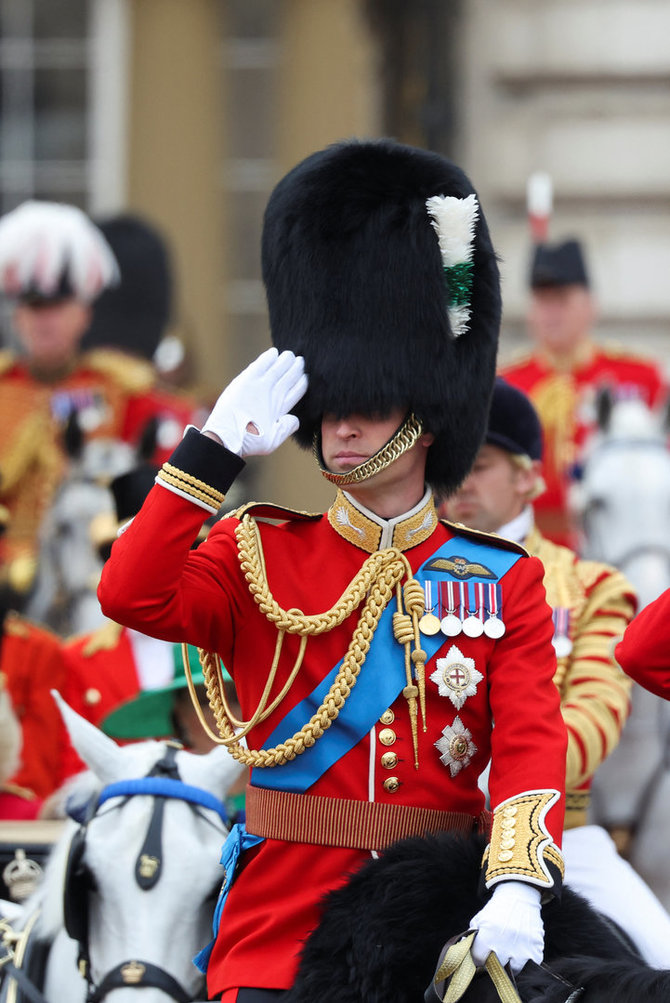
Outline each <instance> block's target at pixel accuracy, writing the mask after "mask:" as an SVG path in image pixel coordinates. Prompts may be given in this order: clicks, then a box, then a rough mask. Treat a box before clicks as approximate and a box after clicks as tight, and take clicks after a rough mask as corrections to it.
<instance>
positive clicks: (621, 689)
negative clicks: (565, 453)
mask: <svg viewBox="0 0 670 1003" xmlns="http://www.w3.org/2000/svg"><path fill="white" fill-rule="evenodd" d="M542 457H543V453H542V428H541V425H540V421H539V417H538V415H537V412H536V411H535V409H534V407H533V405H532V403H531V401H530V400H529V398H528V397H527V396H526V395H525V394H524V393H522V392H521V391H520V390H518V389H517V388H516V387H513V386H512V385H511V384H509V383H507V382H506V381H505V380H503V379H500V378H498V379H497V381H496V385H495V389H494V392H493V398H492V403H491V411H490V414H489V421H488V428H487V432H486V437H485V442H484V445H482V447H481V449H480V450H479V453H478V456H477V459H476V460H475V463H474V466H473V468H472V471H471V472H470V474H469V475H468V477H466V479H465V481H464V482H463V484H462V485H461V487H460V488H459V489H458V490H457V491H456V492H455V493H454V495H453V496H452V497H450V498H448V499H447V500H446V501H445V502H444V503H443V505H442V508H441V513H442V514H444V515H446V517H447V518H449V519H452V520H454V521H456V522H461V523H464V524H465V525H466V526H471V527H472V528H473V529H478V530H483V531H485V532H489V533H498V534H499V535H501V536H505V537H508V538H509V539H512V540H514V541H515V542H516V543H521V544H523V546H524V547H526V549H527V550H528V551H530V553H531V554H533V555H535V556H536V557H539V558H540V560H541V561H542V563H543V565H544V568H545V574H544V586H545V589H546V592H547V602H548V603H549V605H550V606H551V607H552V610H553V617H554V647H555V649H556V660H557V668H556V674H555V676H554V681H555V683H556V686H557V687H558V689H559V692H560V694H561V708H562V712H563V718H564V720H565V723H566V726H567V729H568V755H567V769H566V812H565V832H564V833H563V854H564V857H565V880H566V882H567V883H568V884H570V885H571V887H573V888H574V889H575V890H576V891H578V892H580V893H581V894H582V895H584V896H585V897H586V898H587V899H588V900H589V901H590V902H591V904H592V905H594V906H595V907H596V908H597V909H600V910H601V911H602V912H604V913H605V915H607V916H610V917H611V918H612V919H614V920H615V921H616V922H617V923H618V924H619V925H620V926H621V927H622V928H623V929H624V930H626V932H627V933H628V934H629V935H630V936H631V937H632V938H633V940H634V942H635V943H636V945H637V946H638V948H639V950H640V951H641V952H642V954H643V955H644V957H645V958H646V960H647V961H648V962H649V963H650V964H652V965H654V966H655V967H657V968H667V967H668V966H669V965H670V916H669V915H668V914H667V913H666V911H665V909H664V908H663V906H662V905H661V903H660V902H659V901H658V899H657V898H656V897H655V896H654V895H653V894H652V892H651V891H650V890H649V888H648V887H647V886H646V885H645V883H644V882H643V881H642V879H641V877H640V876H639V875H638V874H637V873H636V872H635V871H634V870H633V868H632V867H631V865H630V864H629V863H627V862H626V861H625V860H623V859H622V858H621V857H620V856H619V854H618V853H617V850H616V846H615V844H614V842H613V840H612V839H611V838H610V836H609V835H608V833H607V832H606V830H605V829H604V828H601V826H599V825H596V824H593V817H592V813H591V810H590V791H591V786H592V783H593V780H594V775H595V774H596V773H597V771H598V769H599V768H600V766H601V765H602V764H603V761H605V760H606V758H607V756H609V755H610V753H612V752H613V750H615V748H616V746H617V744H618V742H619V740H620V738H621V733H622V730H623V727H624V724H625V721H626V719H627V717H628V714H629V711H630V700H629V694H630V690H631V680H630V679H628V678H627V677H626V676H625V675H624V674H623V672H622V671H621V669H620V668H619V666H618V664H617V662H616V659H615V657H614V646H615V644H616V642H617V641H618V640H619V639H620V638H621V637H622V636H623V633H624V630H625V629H626V626H627V624H628V623H629V622H630V620H631V619H632V618H633V616H634V614H635V611H636V608H637V603H636V596H635V592H634V590H633V588H632V586H631V585H630V584H629V583H628V581H627V580H626V579H625V578H624V576H623V575H622V574H621V573H620V572H619V571H618V570H616V569H615V568H613V567H610V566H609V565H606V564H602V563H600V562H597V561H585V560H580V559H579V558H578V557H577V555H576V554H575V553H574V552H573V551H571V550H569V549H568V548H567V547H563V546H560V545H557V544H555V543H553V542H551V541H550V540H548V539H546V538H545V537H543V536H542V534H541V533H540V531H539V529H538V528H537V526H536V525H535V520H534V512H533V502H534V504H535V505H537V501H538V500H539V498H541V497H542V491H543V489H544V480H543V478H542ZM489 608H490V606H489ZM498 615H499V616H500V617H501V618H502V620H503V622H504V609H502V610H501V611H499V613H498Z"/></svg>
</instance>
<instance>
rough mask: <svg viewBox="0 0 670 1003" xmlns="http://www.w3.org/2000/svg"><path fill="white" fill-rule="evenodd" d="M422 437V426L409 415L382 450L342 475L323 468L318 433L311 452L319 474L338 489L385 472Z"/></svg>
mask: <svg viewBox="0 0 670 1003" xmlns="http://www.w3.org/2000/svg"><path fill="white" fill-rule="evenodd" d="M422 435H423V425H422V424H421V422H420V421H419V419H418V418H417V417H416V416H415V415H414V414H409V415H408V416H407V418H406V419H405V421H404V422H403V423H402V425H401V426H400V428H399V429H398V430H397V431H396V433H395V434H394V435H393V436H392V437H391V438H390V439H389V441H388V442H387V443H386V445H385V446H382V448H381V449H380V450H378V451H377V452H376V453H375V454H374V456H371V457H370V459H369V460H365V461H364V462H363V463H359V465H358V466H357V467H354V468H353V469H352V470H347V471H346V472H345V473H342V474H336V473H333V471H332V470H328V469H326V467H325V466H324V464H323V457H322V456H321V447H320V444H319V433H318V432H315V434H314V441H313V443H312V450H313V452H314V455H315V457H316V460H317V462H318V464H319V468H320V470H321V473H322V474H323V476H324V477H325V478H326V480H327V481H330V482H331V484H337V485H338V486H339V487H344V486H345V485H347V484H360V483H361V481H367V479H368V478H369V477H373V476H374V475H375V474H378V473H379V472H380V471H381V470H386V468H387V467H388V466H390V465H391V464H392V463H394V462H395V461H396V460H397V459H398V458H399V457H400V456H402V455H403V453H406V452H407V450H408V449H411V448H412V446H413V445H414V444H415V443H416V442H418V441H419V439H420V438H421V436H422Z"/></svg>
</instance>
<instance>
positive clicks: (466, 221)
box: [426, 194, 479, 338]
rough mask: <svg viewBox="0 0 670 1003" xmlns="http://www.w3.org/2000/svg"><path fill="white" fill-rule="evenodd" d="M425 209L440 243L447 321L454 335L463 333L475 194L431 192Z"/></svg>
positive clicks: (467, 307) (475, 213)
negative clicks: (445, 287)
mask: <svg viewBox="0 0 670 1003" xmlns="http://www.w3.org/2000/svg"><path fill="white" fill-rule="evenodd" d="M426 209H427V210H428V215H429V216H430V221H431V224H432V226H433V229H434V230H435V232H436V233H437V238H438V242H439V245H440V254H441V255H442V265H443V268H444V274H445V277H446V281H447V290H448V296H449V299H448V303H447V309H448V313H449V323H450V325H451V330H452V333H453V335H454V337H455V338H458V337H460V336H461V335H462V334H465V333H466V332H467V330H468V326H469V321H470V298H471V295H472V253H473V241H474V236H475V225H476V222H477V216H478V214H479V206H478V204H477V196H476V195H474V194H472V195H468V196H467V197H466V198H464V199H459V198H454V197H453V196H452V195H432V196H431V197H430V198H428V199H426Z"/></svg>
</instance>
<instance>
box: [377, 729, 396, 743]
mask: <svg viewBox="0 0 670 1003" xmlns="http://www.w3.org/2000/svg"><path fill="white" fill-rule="evenodd" d="M395 738H396V736H395V731H394V730H393V728H382V730H381V731H380V732H379V741H380V742H381V743H382V745H393V743H394V742H395Z"/></svg>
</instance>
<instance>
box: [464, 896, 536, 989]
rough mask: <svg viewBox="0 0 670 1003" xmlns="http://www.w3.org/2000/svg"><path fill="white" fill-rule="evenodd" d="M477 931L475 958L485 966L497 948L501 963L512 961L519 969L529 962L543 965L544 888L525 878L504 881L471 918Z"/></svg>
mask: <svg viewBox="0 0 670 1003" xmlns="http://www.w3.org/2000/svg"><path fill="white" fill-rule="evenodd" d="M470 929H472V930H477V936H476V937H475V939H474V941H473V944H472V958H473V961H474V962H475V964H476V965H477V966H480V965H483V964H485V962H486V959H487V957H488V956H489V953H490V952H491V951H495V953H496V955H497V957H498V960H499V961H500V964H501V965H506V964H507V963H508V962H509V964H510V965H511V968H512V971H514V972H519V971H521V969H522V968H523V966H524V965H525V964H526V962H527V961H534V962H535V963H536V964H538V965H539V964H540V962H541V961H542V956H543V954H544V924H543V922H542V913H541V912H540V890H539V888H535V887H533V885H529V884H526V882H524V881H503V882H502V883H501V884H499V885H496V886H495V888H494V891H493V895H492V896H491V898H490V899H489V901H488V902H487V903H486V905H485V906H484V908H483V909H480V911H479V912H478V913H477V915H476V916H474V917H473V919H472V920H471V921H470Z"/></svg>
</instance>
